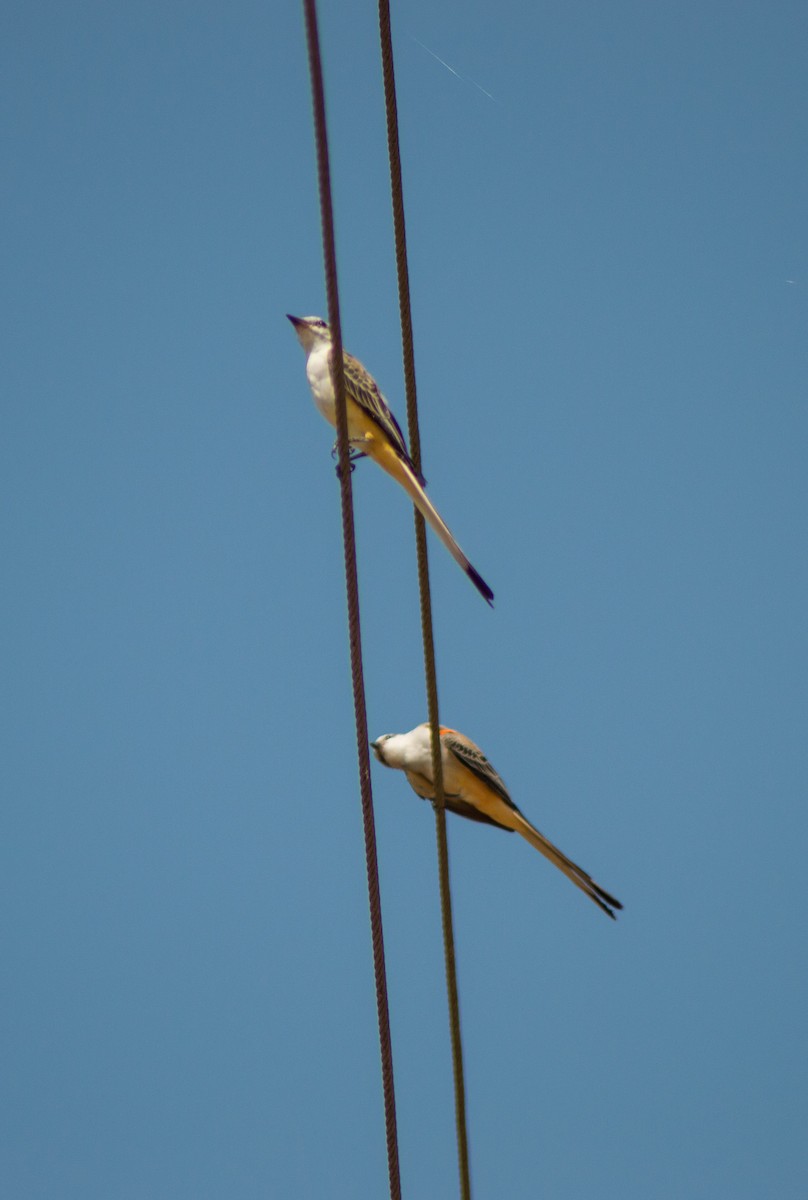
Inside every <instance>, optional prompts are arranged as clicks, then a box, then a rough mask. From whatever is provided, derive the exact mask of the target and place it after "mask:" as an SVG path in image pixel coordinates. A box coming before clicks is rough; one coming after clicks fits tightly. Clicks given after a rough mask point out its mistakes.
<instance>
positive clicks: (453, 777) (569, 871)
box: [370, 723, 623, 920]
mask: <svg viewBox="0 0 808 1200" xmlns="http://www.w3.org/2000/svg"><path fill="white" fill-rule="evenodd" d="M440 742H441V762H442V764H443V790H444V796H445V800H446V807H447V808H448V809H449V811H450V812H453V813H457V814H458V815H459V816H461V817H469V818H470V819H471V820H472V821H485V822H487V823H488V824H490V825H498V826H499V828H500V829H507V830H508V831H509V832H513V831H515V832H516V833H521V835H522V837H523V838H525V840H526V841H528V842H530V844H531V846H535V847H536V849H537V850H538V851H540V853H542V854H543V855H544V857H545V858H548V859H549V860H550V862H551V863H554V864H555V866H557V867H558V869H559V871H563V872H564V874H565V875H566V876H567V878H568V879H571V880H572V882H573V883H574V884H575V885H576V887H579V888H580V889H581V891H582V892H586V894H587V896H588V897H589V899H590V900H593V901H594V902H595V904H597V906H598V908H600V909H602V910H603V912H605V913H606V915H607V916H609V917H611V918H612V920H616V917H615V914H614V912H613V911H612V910H613V909H615V908H618V909H619V908H622V907H623V905H622V904H621V903H620V901H619V900H615V898H614V896H610V895H609V893H608V892H606V891H604V889H603V888H602V887H600V886H599V885H598V884H597V883H595V881H594V879H593V878H592V876H591V875H587V873H586V871H582V870H581V868H580V867H577V866H576V865H575V863H574V862H572V861H571V860H570V859H569V858H567V856H566V855H565V854H562V853H561V851H560V850H558V849H556V847H555V846H554V845H553V844H552V842H549V841H548V840H547V838H546V837H545V836H544V834H541V833H539V831H538V829H536V828H534V826H533V825H531V824H530V822H529V821H528V820H527V818H526V817H523V816H522V814H521V813H520V811H519V809H518V808H517V807H516V805H515V804H514V802H513V800H511V798H510V796H509V794H508V789H507V788H506V787H505V784H504V783H503V782H502V780H501V779H500V777H499V775H498V774H497V773H496V771H495V770H494V768H493V767H492V766H491V764H490V762H489V761H488V759H487V758H486V757H485V755H484V754H483V752H482V750H481V749H480V748H479V746H475V744H474V742H472V741H471V740H470V739H469V738H467V737H465V736H464V735H463V734H462V733H458V732H457V731H456V730H455V729H447V728H446V727H445V726H444V725H441V727H440ZM370 744H371V746H372V748H373V752H374V754H375V755H376V757H377V758H378V760H379V762H382V763H384V765H385V766H386V767H395V768H397V769H398V770H399V771H403V772H404V774H405V775H406V776H407V780H408V782H409V784H410V787H411V788H412V789H413V791H415V792H416V793H417V794H418V795H419V796H420V797H421V798H422V799H424V800H434V799H435V785H434V781H433V777H432V739H431V737H430V730H429V725H428V724H426V723H425V724H423V725H418V726H417V727H416V728H415V729H411V730H410V732H409V733H385V734H383V735H382V736H381V737H380V738H377V739H376V741H375V742H371V743H370Z"/></svg>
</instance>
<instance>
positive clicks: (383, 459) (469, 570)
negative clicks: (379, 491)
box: [367, 445, 494, 608]
mask: <svg viewBox="0 0 808 1200" xmlns="http://www.w3.org/2000/svg"><path fill="white" fill-rule="evenodd" d="M379 450H380V451H381V453H379V451H377V452H376V453H374V450H373V449H368V451H367V453H368V454H370V456H371V457H372V458H374V459H375V460H376V462H377V463H378V464H379V466H380V467H382V468H383V469H384V470H385V471H387V473H388V475H392V476H393V478H394V479H395V480H397V481H398V482H399V483H400V484H401V486H402V487H403V488H404V491H405V492H406V493H407V495H408V496H409V497H410V499H411V500H412V502H413V504H414V505H415V507H416V508H417V509H418V511H419V512H420V513H421V515H422V517H423V518H424V520H425V521H426V522H427V524H428V525H431V526H432V529H433V530H434V531H435V533H436V535H437V536H438V537H439V538H440V540H441V541H442V542H443V544H444V546H445V547H446V549H447V550H448V551H449V553H450V554H451V556H452V558H453V559H454V560H455V562H456V563H457V564H458V566H459V567H460V568H461V570H463V571H465V573H466V574H467V575H468V577H469V579H470V580H471V582H472V583H473V584H474V586H475V587H476V589H477V591H478V592H479V593H480V595H481V596H482V597H483V599H485V600H487V601H488V603H489V604H490V605H491V607H492V608H493V607H494V593H493V592H492V591H491V588H490V587H489V586H488V584H487V583H486V582H485V580H484V579H483V577H482V575H481V574H480V573H479V571H476V570H475V569H474V567H473V566H472V565H471V563H470V562H469V560H468V559H467V558H466V556H465V554H464V553H463V551H462V550H461V549H460V547H459V546H458V544H457V542H456V541H455V539H454V537H453V536H452V532H451V530H450V529H449V526H448V525H447V524H446V522H445V521H444V520H443V518H442V517H441V515H440V513H439V512H438V510H437V509H436V508H435V506H434V504H433V503H432V501H431V500H430V499H429V497H428V496H427V494H426V492H425V491H424V489H423V486H422V485H421V483H419V481H418V479H417V478H416V477H415V474H414V472H413V470H412V468H411V467H410V465H409V464H408V463H406V462H404V461H403V459H402V458H401V457H400V456H399V455H398V454H396V453H395V451H394V450H393V448H392V446H389V445H384V446H383V447H379Z"/></svg>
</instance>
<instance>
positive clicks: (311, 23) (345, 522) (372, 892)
mask: <svg viewBox="0 0 808 1200" xmlns="http://www.w3.org/2000/svg"><path fill="white" fill-rule="evenodd" d="M303 8H304V13H305V18H306V40H307V43H308V52H309V71H310V74H311V90H312V104H313V108H314V126H315V136H316V143H317V181H318V185H319V191H320V213H321V220H322V234H323V261H324V266H325V281H326V295H327V297H328V321H329V325H330V327H331V338H332V342H333V350H332V357H331V370H332V375H333V380H334V391H335V394H336V408H337V446H338V448H339V469H338V474H339V480H340V492H341V498H342V535H343V544H344V550H345V588H346V593H347V600H348V636H349V641H350V649H351V678H352V681H353V695H354V713H355V717H356V753H357V760H358V764H359V790H360V795H361V799H362V824H363V827H364V833H365V861H366V865H367V878H368V902H369V905H370V928H371V937H372V942H373V970H374V975H375V979H376V1013H377V1017H378V1022H379V1046H380V1052H381V1064H382V1089H383V1093H384V1116H385V1130H386V1136H387V1169H388V1175H389V1180H390V1197H391V1200H401V1177H400V1171H399V1160H398V1135H397V1131H396V1100H395V1088H394V1083H393V1050H392V1041H391V1037H390V1013H389V1008H388V1003H387V973H386V970H385V962H384V937H383V930H382V909H381V896H380V891H379V870H378V862H377V858H376V826H375V821H374V816H373V794H372V791H371V785H370V752H369V749H368V742H369V739H368V727H367V710H366V704H365V684H364V676H363V671H362V639H361V631H360V625H359V582H358V577H357V569H356V540H355V533H354V519H353V496H352V489H351V464H350V455H349V442H348V414H347V408H346V402H345V375H344V372H343V359H342V333H341V326H340V319H339V294H338V289H337V255H336V249H335V241H334V213H333V206H332V202H331V170H330V166H329V158H328V137H327V130H326V119H325V96H324V92H323V71H322V62H321V59H320V38H319V34H318V29H317V6H316V0H303Z"/></svg>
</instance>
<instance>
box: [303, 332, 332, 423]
mask: <svg viewBox="0 0 808 1200" xmlns="http://www.w3.org/2000/svg"><path fill="white" fill-rule="evenodd" d="M330 351H331V346H330V345H328V344H326V343H323V342H320V343H319V344H318V345H316V346H315V347H314V349H313V350H312V351H311V354H309V357H308V358H307V359H306V375H307V377H308V381H309V387H310V388H311V392H312V395H313V396H314V403H315V404H316V405H317V407H318V409H319V410H320V412H321V413H322V414H323V416H324V417H325V419H326V421H328V422H329V423H330V424H331V425H336V423H337V420H336V415H335V411H334V385H333V383H332V382H331V372H330V371H329V369H328V358H329V354H330Z"/></svg>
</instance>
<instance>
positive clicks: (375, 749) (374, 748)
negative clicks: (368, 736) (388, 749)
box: [370, 741, 384, 763]
mask: <svg viewBox="0 0 808 1200" xmlns="http://www.w3.org/2000/svg"><path fill="white" fill-rule="evenodd" d="M370 748H371V750H372V751H373V753H374V754H375V755H376V757H377V758H378V760H379V762H380V763H383V762H384V759H383V758H382V755H381V747H380V746H379V743H378V741H376V742H371V743H370Z"/></svg>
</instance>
